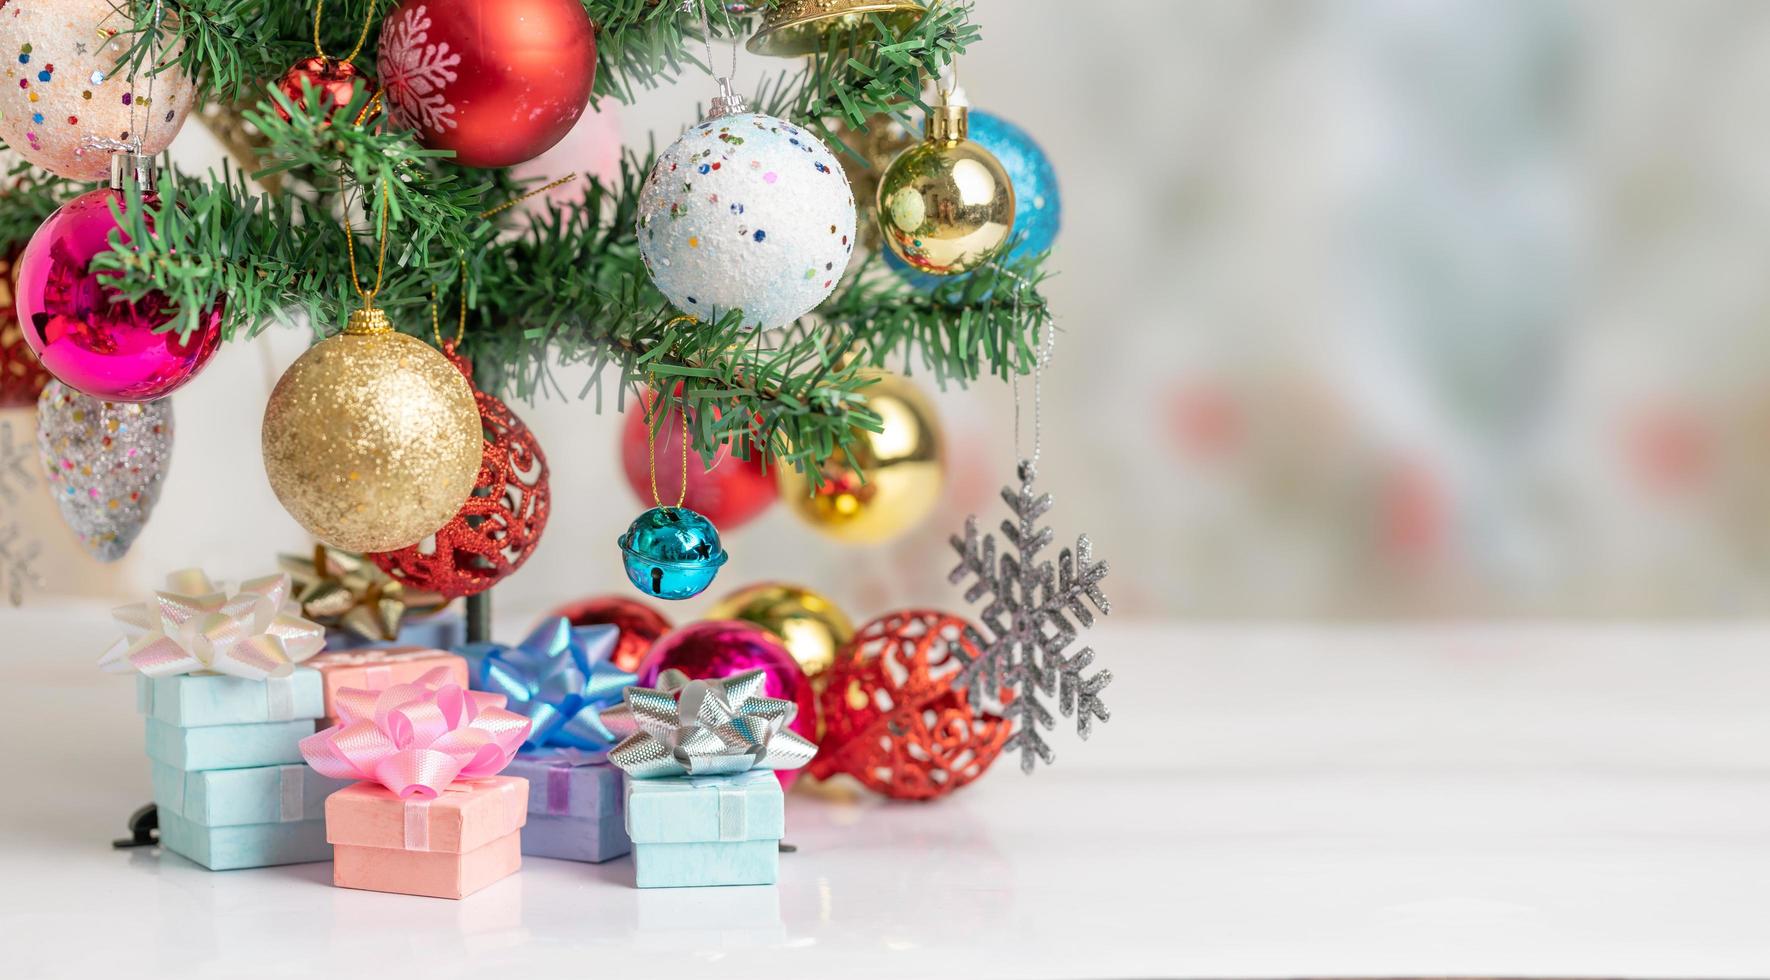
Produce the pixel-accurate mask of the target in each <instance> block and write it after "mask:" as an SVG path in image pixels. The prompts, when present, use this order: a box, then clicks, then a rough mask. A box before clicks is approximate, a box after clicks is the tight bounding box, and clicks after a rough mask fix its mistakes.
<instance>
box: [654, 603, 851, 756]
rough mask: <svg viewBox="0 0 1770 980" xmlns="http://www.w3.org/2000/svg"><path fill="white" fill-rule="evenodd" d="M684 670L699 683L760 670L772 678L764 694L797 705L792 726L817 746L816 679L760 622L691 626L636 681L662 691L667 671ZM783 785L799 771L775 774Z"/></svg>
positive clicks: (666, 641) (658, 650) (663, 646)
mask: <svg viewBox="0 0 1770 980" xmlns="http://www.w3.org/2000/svg"><path fill="white" fill-rule="evenodd" d="M672 669H674V670H680V671H682V672H683V673H684V674H686V675H687V676H688V679H689V680H691V681H694V680H718V679H720V678H725V677H730V676H732V675H733V674H741V673H743V672H744V671H747V670H760V671H762V673H763V675H764V676H765V677H766V680H765V681H764V683H763V685H762V693H763V694H765V695H767V696H768V697H771V698H780V699H781V700H783V701H791V702H793V703H794V704H796V705H798V706H799V712H798V714H796V715H795V716H794V717H793V722H792V724H790V725H788V726H787V727H789V728H791V729H792V730H793V731H796V732H798V733H799V734H801V735H803V736H805V737H806V738H807V739H809V740H811V741H812V742H813V743H815V742H816V741H817V702H816V699H815V696H814V695H813V693H812V689H811V679H810V678H808V677H806V676H805V669H804V668H803V667H800V666H799V661H797V660H794V659H793V655H792V653H790V652H789V651H788V650H787V648H786V647H785V646H784V645H782V644H781V641H780V640H779V639H778V638H777V637H776V636H775V635H774V634H773V633H770V632H768V631H767V630H765V629H763V628H762V627H760V626H757V625H755V624H754V623H743V622H738V621H736V620H729V619H711V620H706V621H703V622H699V623H691V624H689V625H688V626H684V627H682V628H681V629H679V630H677V631H675V632H674V633H671V634H669V635H668V636H666V637H664V638H663V639H662V640H659V641H658V642H657V645H656V646H653V647H652V648H651V652H650V653H648V654H646V655H645V659H644V660H643V661H641V662H640V664H639V669H638V670H637V671H635V673H637V674H638V675H639V680H638V681H636V682H635V683H637V684H638V685H639V686H640V687H657V686H658V677H659V675H661V674H663V672H664V671H666V670H672ZM775 775H776V776H779V777H780V781H781V786H782V787H787V786H791V785H793V780H795V779H797V778H798V776H799V770H797V769H782V770H779V771H777V772H776V773H775Z"/></svg>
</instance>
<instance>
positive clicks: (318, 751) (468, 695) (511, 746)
mask: <svg viewBox="0 0 1770 980" xmlns="http://www.w3.org/2000/svg"><path fill="white" fill-rule="evenodd" d="M448 678H449V671H448V668H446V667H438V668H436V669H435V670H432V671H429V672H428V673H426V674H425V675H424V676H423V677H420V678H418V679H417V680H416V681H413V682H412V683H409V684H395V685H393V686H392V687H390V688H387V689H386V690H383V691H365V690H362V689H361V688H354V687H347V688H343V689H341V690H339V692H338V696H337V710H338V724H336V725H333V726H332V727H331V728H328V729H326V730H325V731H322V732H319V733H317V734H314V735H309V736H308V737H306V738H304V739H302V740H301V755H302V756H303V757H304V758H306V759H307V764H308V765H310V766H312V767H314V769H315V770H317V771H318V772H319V773H320V774H321V775H323V776H329V777H331V778H333V779H369V780H374V781H375V782H378V783H380V784H381V785H383V786H385V787H387V788H388V789H390V790H392V791H393V792H394V793H395V794H397V795H398V796H399V797H400V798H401V799H412V798H416V799H421V800H433V799H435V798H436V797H437V796H438V795H439V794H441V793H442V791H443V790H444V789H446V788H447V787H448V785H449V784H450V783H452V782H454V781H455V780H456V779H479V778H482V777H485V776H495V775H497V774H498V773H500V772H502V771H503V770H504V767H505V766H507V765H509V764H510V760H511V759H512V758H514V757H515V755H516V750H517V749H518V748H519V747H521V745H522V743H523V740H524V739H526V738H528V735H529V720H528V719H527V718H524V717H523V716H522V715H519V714H516V713H515V712H513V711H505V710H504V697H503V695H500V694H487V693H485V692H484V691H469V690H466V689H464V688H462V687H461V686H460V685H458V684H453V683H450V682H449V680H448Z"/></svg>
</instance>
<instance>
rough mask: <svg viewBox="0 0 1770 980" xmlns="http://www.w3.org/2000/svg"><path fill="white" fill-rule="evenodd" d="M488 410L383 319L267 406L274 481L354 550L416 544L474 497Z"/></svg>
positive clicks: (322, 357)
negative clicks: (483, 422)
mask: <svg viewBox="0 0 1770 980" xmlns="http://www.w3.org/2000/svg"><path fill="white" fill-rule="evenodd" d="M483 441H484V440H483V436H482V432H481V428H480V421H479V410H478V408H476V407H475V405H474V402H473V389H472V388H470V387H469V386H468V384H467V379H466V378H465V377H463V376H462V374H461V372H460V370H459V369H457V368H456V367H455V366H454V365H453V364H450V363H449V361H448V359H447V358H445V357H443V355H442V353H441V352H439V351H437V350H436V349H435V348H434V347H431V346H430V345H429V344H426V343H425V342H424V341H422V340H419V339H418V338H416V337H410V336H407V335H405V334H402V333H395V332H394V330H393V327H392V325H391V324H390V323H389V322H388V320H387V315H386V314H385V313H383V312H381V311H380V310H378V309H374V308H370V309H367V310H358V311H356V312H355V313H352V314H351V316H350V325H349V326H348V327H346V328H345V330H344V332H343V333H341V334H338V335H337V336H335V337H331V338H329V339H326V340H323V341H321V342H320V343H318V344H315V345H314V346H313V347H311V348H309V349H308V351H307V352H306V353H305V354H302V355H301V357H300V358H298V359H297V360H296V361H295V363H294V364H292V365H290V367H289V370H288V371H285V372H284V373H283V377H282V380H280V381H278V382H277V386H276V389H275V390H274V391H272V392H271V394H270V401H269V402H268V403H267V404H266V405H265V407H264V471H265V474H266V475H267V476H269V477H270V486H271V489H272V490H274V491H276V495H277V499H278V500H279V501H281V502H282V504H283V507H284V509H286V510H287V511H288V512H289V515H290V516H291V517H294V518H295V520H296V521H297V522H298V523H300V525H301V526H302V527H304V528H306V529H307V530H308V532H309V533H311V534H312V535H313V536H314V537H316V538H319V539H320V540H321V541H324V542H325V543H327V544H329V545H332V546H333V547H336V548H342V549H344V550H346V551H356V552H373V551H394V550H397V549H400V548H405V547H408V546H410V545H414V544H417V543H418V542H419V541H422V540H424V538H426V537H428V536H429V535H430V534H431V533H433V532H435V531H436V529H437V528H440V527H442V526H443V525H444V524H446V523H448V521H449V520H450V519H451V518H453V517H454V516H455V514H456V513H457V512H459V511H460V509H461V505H462V504H463V503H465V502H466V500H467V497H468V495H469V494H471V493H472V492H473V485H474V481H475V479H477V478H478V476H479V465H480V459H481V456H482V455H483V446H482V443H483Z"/></svg>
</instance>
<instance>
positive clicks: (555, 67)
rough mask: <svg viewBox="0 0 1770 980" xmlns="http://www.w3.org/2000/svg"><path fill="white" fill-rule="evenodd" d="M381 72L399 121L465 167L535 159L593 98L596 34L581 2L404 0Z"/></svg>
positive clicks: (384, 25)
mask: <svg viewBox="0 0 1770 980" xmlns="http://www.w3.org/2000/svg"><path fill="white" fill-rule="evenodd" d="M378 64H379V67H378V74H380V76H381V85H382V96H383V97H384V98H385V99H386V100H387V108H388V111H389V114H390V115H391V116H392V117H393V120H394V122H395V123H396V124H397V125H400V126H403V127H405V128H407V129H410V130H411V131H412V132H413V133H414V134H416V135H417V137H418V142H420V143H422V144H424V145H425V146H427V147H430V148H431V149H437V150H454V151H455V162H456V163H458V164H461V165H462V166H465V167H508V166H512V165H514V164H518V163H522V162H523V161H525V160H532V159H534V158H535V157H538V156H540V155H541V154H542V153H545V152H546V151H547V149H548V148H549V147H551V146H552V145H553V144H555V143H557V142H559V141H560V140H561V139H562V138H564V136H565V134H566V132H567V131H569V130H570V129H571V128H572V124H573V123H575V122H577V121H578V117H579V116H580V115H582V114H583V112H584V106H585V105H586V104H588V103H589V101H590V87H591V84H592V83H593V82H594V81H595V80H596V29H595V27H594V26H592V25H591V23H590V16H589V15H588V14H586V13H585V12H584V4H583V2H582V0H401V3H400V4H399V5H398V6H397V7H394V8H393V10H392V11H391V12H389V13H388V15H387V17H386V18H385V19H384V20H382V22H381V54H380V60H379V63H378Z"/></svg>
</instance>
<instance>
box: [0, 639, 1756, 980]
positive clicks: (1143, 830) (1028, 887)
mask: <svg viewBox="0 0 1770 980" xmlns="http://www.w3.org/2000/svg"><path fill="white" fill-rule="evenodd" d="M522 625H523V624H522V623H514V624H512V628H514V629H520V628H521V626H522ZM0 626H3V628H4V633H5V635H6V636H7V637H8V638H9V640H11V643H10V644H9V648H10V652H9V654H8V663H7V671H6V674H7V681H8V682H7V684H6V685H5V686H4V687H3V688H0V710H3V711H4V717H5V719H6V721H5V725H6V731H5V732H4V736H5V738H6V739H7V741H8V747H7V752H8V762H9V767H8V771H7V773H6V785H7V788H8V792H7V793H6V794H5V796H4V800H5V802H4V803H0V814H3V818H0V819H3V821H4V822H3V824H0V868H3V869H4V880H5V887H4V888H0V976H4V977H20V978H37V977H61V976H94V975H115V976H129V977H149V976H166V977H180V978H190V977H207V976H215V977H239V976H316V975H327V976H335V977H346V976H355V975H363V976H380V975H399V976H425V975H428V976H452V975H456V974H458V973H461V972H463V971H464V970H466V969H467V968H468V966H469V965H471V966H472V967H473V968H474V969H475V970H476V971H481V972H482V975H498V974H504V975H518V971H521V975H525V976H536V975H542V974H543V972H546V973H550V974H552V975H557V976H586V975H592V974H594V975H599V976H639V975H644V976H664V975H669V976H709V975H717V976H720V977H725V978H740V977H770V978H791V977H818V978H827V977H845V976H862V977H893V978H900V977H924V976H953V977H966V978H976V977H995V976H1002V977H1134V976H1256V977H1259V976H1267V977H1277V976H1296V975H1341V976H1346V975H1363V976H1397V975H1418V974H1435V975H1444V974H1464V975H1488V976H1494V975H1512V976H1523V975H1544V974H1555V975H1568V974H1579V975H1586V976H1594V975H1630V976H1643V975H1661V976H1696V975H1700V976H1712V977H1722V976H1740V977H1754V976H1755V977H1763V976H1770V930H1766V929H1765V928H1764V926H1763V922H1764V917H1765V913H1766V910H1767V909H1770V711H1767V710H1765V701H1766V695H1767V694H1770V630H1765V629H1743V628H1741V629H1639V630H1635V629H1623V628H1608V629H1588V628H1574V627H1517V628H1508V629H1475V628H1457V627H1438V628H1409V629H1397V630H1383V631H1372V630H1349V629H1335V630H1306V629H1263V628H1213V629H1202V630H1201V629H1178V628H1175V629H1159V628H1150V627H1135V626H1131V625H1128V624H1112V625H1109V626H1108V627H1107V628H1104V629H1102V630H1100V631H1099V636H1098V637H1097V642H1095V643H1094V645H1095V647H1096V648H1097V649H1099V650H1100V651H1101V652H1102V657H1103V660H1105V661H1106V662H1107V663H1108V665H1110V666H1111V667H1112V669H1113V670H1114V672H1115V674H1116V675H1117V677H1118V680H1117V681H1116V683H1115V684H1114V685H1113V687H1112V688H1111V689H1110V691H1109V694H1111V695H1112V697H1110V698H1109V699H1108V704H1109V705H1110V706H1111V707H1112V709H1113V712H1114V720H1113V722H1112V723H1111V724H1109V725H1106V726H1103V727H1100V728H1098V729H1097V731H1096V733H1095V735H1094V738H1093V740H1092V741H1090V742H1088V743H1086V744H1077V743H1076V742H1075V741H1074V740H1073V739H1063V738H1060V739H1059V740H1058V741H1057V742H1056V744H1057V747H1058V753H1059V761H1058V765H1057V766H1056V767H1055V768H1053V769H1050V770H1046V771H1041V772H1040V773H1039V774H1038V775H1037V776H1035V777H1033V778H1031V779H1027V778H1024V777H1022V776H1021V774H1020V773H1019V771H1018V770H1017V769H1016V768H1015V767H1014V765H1013V763H1012V762H1011V761H1010V760H1003V764H1001V765H999V766H998V767H997V769H996V770H995V771H993V772H992V773H990V774H989V775H988V776H987V777H986V778H984V779H983V780H981V781H980V782H979V783H978V784H976V785H975V786H973V787H971V788H969V789H967V790H966V791H964V792H963V793H961V794H959V795H957V796H955V797H954V798H952V799H950V800H946V801H942V802H940V803H937V804H932V805H914V804H896V803H889V802H885V801H879V800H875V799H868V798H864V797H858V798H855V799H850V800H841V799H834V798H826V797H824V796H819V795H812V794H807V793H795V794H793V795H792V796H791V797H790V798H789V803H788V807H789V811H788V838H789V840H790V841H791V842H792V843H794V844H796V845H797V846H798V852H797V853H794V854H788V855H783V857H782V862H781V883H780V885H779V886H778V887H774V888H731V889H681V890H648V891H640V890H637V889H635V888H633V887H631V875H632V868H631V865H630V864H629V863H628V862H627V860H625V859H623V860H620V861H615V862H611V863H609V864H604V865H585V864H573V863H567V862H556V861H548V860H543V859H532V858H531V859H525V861H524V867H523V870H522V872H521V873H520V874H519V875H517V876H515V877H513V878H511V879H508V880H506V881H504V882H501V883H499V884H497V885H495V886H493V887H491V888H489V889H487V890H486V891H484V892H481V893H480V894H478V895H475V896H473V897H470V898H468V899H467V900H465V901H461V902H448V901H441V900H434V899H421V898H411V897H407V896H398V895H382V894H376V893H370V892H354V891H348V890H345V889H338V888H333V887H332V886H331V884H330V866H329V865H324V864H320V865H306V866H297V867H288V868H269V869H262V870H254V871H235V872H224V873H211V872H207V871H204V870H202V869H200V868H198V867H196V866H194V865H192V864H190V863H188V862H186V861H184V860H182V859H180V858H178V857H176V856H174V855H170V854H162V853H160V852H158V851H157V850H137V851H113V850H111V849H110V848H109V847H108V844H107V842H108V841H109V840H110V839H111V838H112V837H116V836H120V835H121V834H122V832H123V826H122V824H123V821H124V819H125V818H126V816H127V815H128V813H129V812H130V810H131V809H133V808H134V807H135V806H136V805H138V804H140V803H142V802H144V801H145V800H146V799H147V798H148V795H149V790H148V780H147V765H146V762H145V761H144V758H143V756H142V746H141V731H140V726H139V721H138V719H137V718H136V717H135V715H134V712H133V695H132V689H131V687H130V685H129V684H128V683H127V682H126V681H123V680H120V679H118V678H115V677H106V676H102V675H100V674H98V673H97V672H96V671H95V670H93V669H92V666H91V664H92V661H93V660H94V659H95V658H96V656H97V653H98V651H100V650H102V649H103V647H104V645H105V643H106V641H107V640H108V638H109V636H110V628H109V626H108V624H107V622H106V620H105V616H104V613H103V610H102V609H101V608H98V607H93V606H77V607H75V606H70V607H62V608H52V607H48V606H44V607H40V608H35V609H27V610H25V611H22V612H7V613H0ZM641 971H644V972H643V973H642V972H641Z"/></svg>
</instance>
